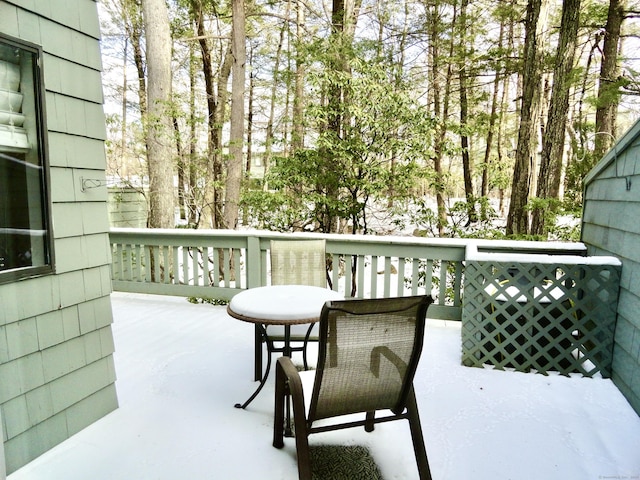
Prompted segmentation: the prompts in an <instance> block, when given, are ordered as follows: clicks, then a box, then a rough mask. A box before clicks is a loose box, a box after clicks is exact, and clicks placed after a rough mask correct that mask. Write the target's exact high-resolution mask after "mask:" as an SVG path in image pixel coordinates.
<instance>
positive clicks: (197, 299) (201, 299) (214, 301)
mask: <svg viewBox="0 0 640 480" xmlns="http://www.w3.org/2000/svg"><path fill="white" fill-rule="evenodd" d="M187 301H188V302H189V303H193V304H204V303H208V304H210V305H227V304H228V303H229V300H224V299H222V298H211V297H188V298H187Z"/></svg>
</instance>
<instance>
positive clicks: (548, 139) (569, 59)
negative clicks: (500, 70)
mask: <svg viewBox="0 0 640 480" xmlns="http://www.w3.org/2000/svg"><path fill="white" fill-rule="evenodd" d="M579 20H580V0H565V1H564V2H563V4H562V20H561V24H560V38H559V39H558V47H557V53H556V63H555V67H554V72H553V89H552V91H551V101H550V102H549V113H548V117H547V125H546V127H545V130H544V135H543V138H542V155H541V159H540V170H539V173H538V189H537V193H536V196H537V197H538V198H544V199H559V192H560V177H561V172H562V157H563V154H564V139H565V125H566V123H567V112H568V111H569V92H570V90H571V82H572V72H573V62H574V58H575V51H576V42H577V35H578V25H579ZM547 207H548V208H553V207H552V206H551V205H547ZM531 233H532V234H533V235H544V234H546V226H545V222H544V212H543V211H541V209H536V210H534V211H533V215H532V219H531Z"/></svg>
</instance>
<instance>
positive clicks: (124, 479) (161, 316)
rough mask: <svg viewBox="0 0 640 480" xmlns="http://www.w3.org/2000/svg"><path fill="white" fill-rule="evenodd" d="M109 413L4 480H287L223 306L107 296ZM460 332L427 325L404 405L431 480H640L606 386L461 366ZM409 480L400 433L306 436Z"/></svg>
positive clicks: (388, 429)
mask: <svg viewBox="0 0 640 480" xmlns="http://www.w3.org/2000/svg"><path fill="white" fill-rule="evenodd" d="M112 303H113V312H114V325H113V333H114V337H115V345H116V354H115V362H116V372H117V375H118V381H117V384H116V386H117V390H118V398H119V401H120V407H119V408H118V409H117V410H116V411H114V412H112V413H110V414H109V415H107V416H106V417H104V418H103V419H101V420H99V421H98V422H96V423H94V424H93V425H91V426H89V427H88V428H86V429H85V430H83V431H81V432H80V433H78V434H76V435H75V436H73V437H72V438H70V439H69V440H67V441H65V442H63V443H62V444H60V445H59V446H57V447H55V448H54V449H52V450H51V451H49V452H47V453H45V454H44V455H42V456H41V457H39V458H38V459H36V460H35V461H33V462H31V463H30V464H29V465H27V466H25V467H23V468H22V469H20V470H18V471H17V472H15V473H14V474H12V475H10V476H9V477H8V478H9V480H87V479H92V480H129V479H135V480H145V479H154V480H165V479H166V480H169V479H171V480H175V479H190V480H206V479H216V480H235V479H238V480H245V479H258V478H259V479H264V480H275V479H286V480H288V479H293V478H297V467H296V461H295V448H294V445H293V440H292V439H287V440H285V444H286V446H285V448H284V449H283V450H277V449H275V448H273V447H272V446H271V437H272V415H273V413H272V410H273V379H272V378H270V379H269V382H268V384H267V386H266V387H265V389H264V390H263V392H262V393H261V394H260V395H259V396H258V397H257V398H256V400H255V401H254V402H253V403H252V404H251V405H250V406H249V407H248V408H247V410H238V409H235V408H233V405H234V404H235V403H236V402H238V401H243V400H245V399H246V398H247V397H248V396H249V394H250V393H251V392H252V391H253V389H254V387H255V383H254V382H252V380H251V379H252V373H253V370H252V367H253V363H252V362H253V358H252V354H253V343H252V342H253V326H252V325H250V324H247V323H243V322H240V321H238V320H234V319H232V318H231V317H229V316H228V315H227V314H226V311H225V308H224V307H214V306H211V305H193V304H189V303H188V302H187V301H186V300H184V299H182V298H176V297H166V296H148V295H137V294H124V293H115V294H113V296H112ZM460 348H461V347H460V325H459V324H458V323H456V322H442V321H430V322H429V325H428V328H427V332H426V336H425V346H424V351H423V356H422V360H421V363H420V367H419V370H418V373H417V377H416V392H417V395H418V405H419V408H420V415H421V418H422V426H423V430H424V436H425V442H426V445H427V453H428V456H429V461H430V464H431V470H432V474H433V478H434V480H469V479H475V480H489V479H491V480H507V479H511V480H591V479H593V480H596V479H604V478H624V479H634V478H636V479H640V455H639V454H638V446H639V445H640V418H639V417H638V416H637V415H636V413H635V412H634V411H633V410H632V409H631V407H630V406H629V404H628V403H627V402H626V400H625V399H624V397H623V396H622V395H621V394H620V392H619V391H618V390H617V389H616V387H615V386H614V385H613V383H612V382H611V381H610V380H607V379H601V378H592V379H588V378H581V377H571V378H567V377H563V376H560V375H549V376H543V375H539V374H533V373H527V374H525V373H517V372H504V371H496V370H493V369H489V368H486V369H479V368H469V367H463V366H461V365H460ZM312 440H313V441H314V442H315V443H331V444H350V445H365V446H368V447H369V448H370V450H371V453H372V455H373V457H374V459H375V461H376V463H377V464H378V466H379V468H380V470H381V472H382V474H383V476H384V478H385V479H386V480H404V479H415V478H418V475H417V470H416V467H415V460H414V457H413V451H412V446H411V439H410V435H409V429H408V425H407V424H406V422H391V423H388V424H382V425H378V426H377V427H376V430H375V431H374V432H373V433H366V432H364V430H363V429H351V430H346V431H341V432H332V433H326V434H319V435H316V436H315V437H312Z"/></svg>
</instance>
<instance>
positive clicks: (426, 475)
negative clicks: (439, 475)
mask: <svg viewBox="0 0 640 480" xmlns="http://www.w3.org/2000/svg"><path fill="white" fill-rule="evenodd" d="M407 413H408V419H409V428H410V429H411V439H412V441H413V450H414V453H415V456H416V463H417V464H418V473H419V474H420V480H431V469H430V468H429V460H428V459H427V450H426V448H425V445H424V437H423V435H422V426H421V424H420V415H419V414H418V404H417V403H416V395H415V392H414V390H413V387H411V391H410V392H409V397H408V399H407Z"/></svg>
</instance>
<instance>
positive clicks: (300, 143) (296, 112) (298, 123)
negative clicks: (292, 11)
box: [291, 0, 306, 154]
mask: <svg viewBox="0 0 640 480" xmlns="http://www.w3.org/2000/svg"><path fill="white" fill-rule="evenodd" d="M304 24H305V15H304V4H303V2H302V0H296V42H297V44H301V43H302V41H303V40H304V38H305V32H304ZM300 50H301V49H300V47H298V49H297V50H296V71H295V89H294V94H293V127H292V131H291V146H292V149H293V152H292V153H294V154H295V152H297V151H298V150H302V149H303V148H304V106H305V101H304V80H305V74H306V65H305V63H304V55H303V54H302V52H301V51H300Z"/></svg>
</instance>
